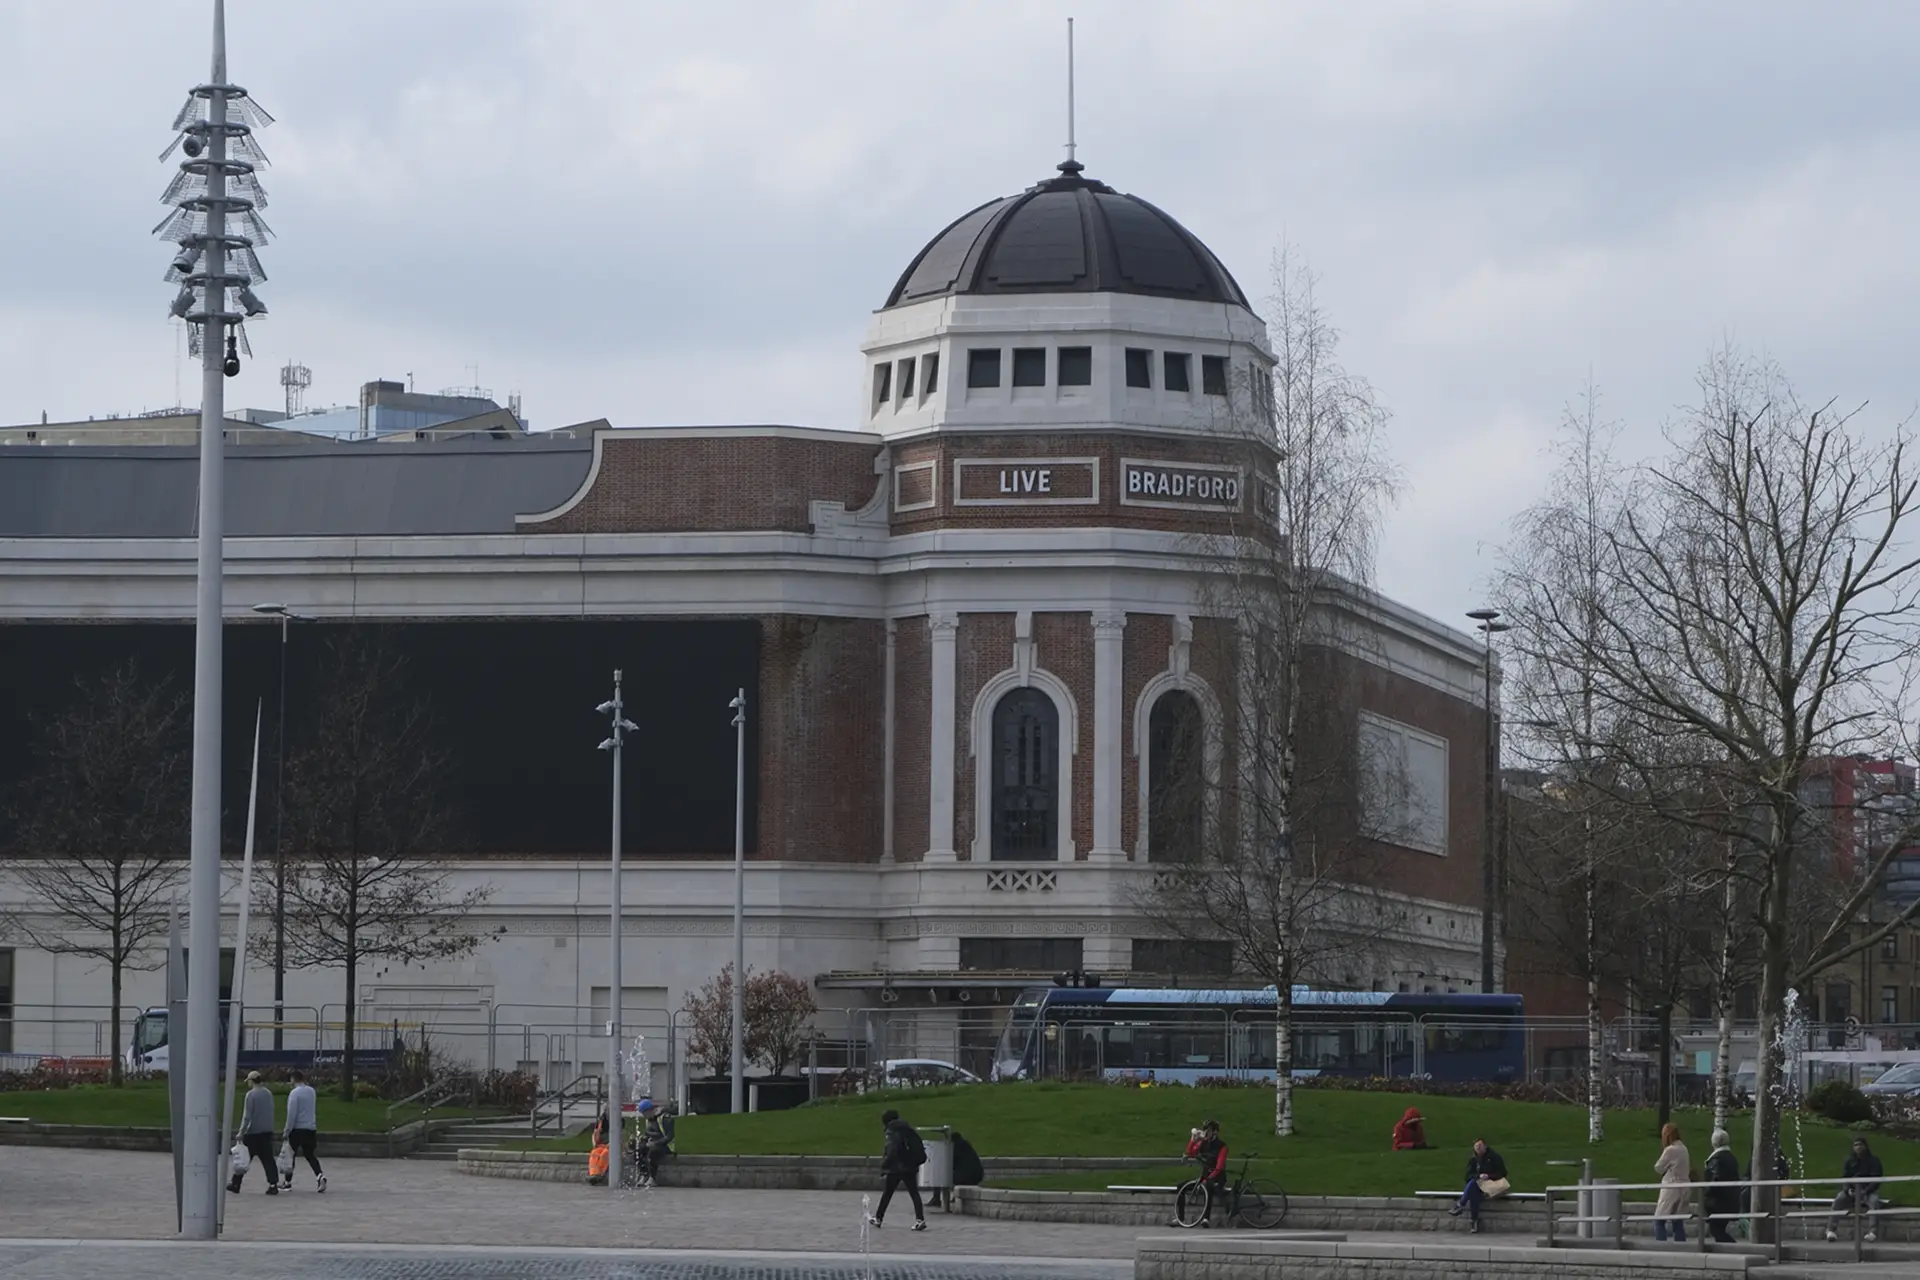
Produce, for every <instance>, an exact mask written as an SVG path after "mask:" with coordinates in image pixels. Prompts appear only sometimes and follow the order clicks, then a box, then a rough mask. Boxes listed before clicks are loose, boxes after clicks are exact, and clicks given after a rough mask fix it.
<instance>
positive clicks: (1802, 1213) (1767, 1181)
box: [1544, 1174, 1920, 1262]
mask: <svg viewBox="0 0 1920 1280" xmlns="http://www.w3.org/2000/svg"><path fill="white" fill-rule="evenodd" d="M1889 1182H1920V1174H1894V1175H1890V1176H1882V1177H1878V1178H1750V1179H1741V1180H1739V1181H1725V1182H1607V1183H1594V1182H1587V1183H1576V1184H1574V1185H1572V1186H1556V1187H1547V1188H1544V1190H1545V1192H1546V1197H1547V1199H1546V1207H1547V1244H1548V1246H1549V1247H1552V1246H1553V1244H1554V1241H1555V1227H1556V1226H1557V1225H1558V1224H1560V1223H1575V1224H1578V1223H1588V1222H1610V1223H1612V1224H1613V1247H1614V1248H1616V1249H1621V1248H1625V1247H1626V1231H1625V1226H1626V1221H1627V1218H1628V1217H1629V1216H1632V1217H1639V1218H1655V1217H1661V1216H1662V1215H1659V1214H1633V1215H1629V1214H1628V1213H1627V1212H1626V1202H1625V1201H1624V1200H1621V1199H1616V1200H1615V1201H1614V1211H1613V1212H1612V1213H1611V1214H1607V1215H1605V1216H1597V1215H1591V1214H1590V1215H1585V1216H1556V1215H1555V1213H1554V1211H1553V1206H1554V1204H1555V1203H1556V1201H1555V1196H1556V1195H1557V1194H1558V1193H1561V1192H1567V1191H1571V1192H1573V1193H1575V1194H1576V1195H1578V1194H1579V1193H1580V1192H1583V1191H1586V1192H1591V1191H1595V1190H1600V1189H1604V1190H1606V1191H1609V1192H1613V1193H1615V1194H1616V1195H1617V1194H1618V1193H1620V1192H1625V1191H1661V1192H1664V1191H1671V1190H1673V1189H1675V1188H1679V1189H1681V1190H1684V1191H1687V1192H1690V1193H1691V1195H1690V1199H1691V1200H1692V1206H1691V1207H1690V1208H1689V1209H1688V1211H1687V1214H1686V1216H1685V1218H1683V1219H1682V1221H1686V1222H1691V1221H1694V1220H1695V1219H1698V1220H1700V1221H1702V1222H1712V1221H1716V1220H1730V1219H1735V1218H1755V1219H1763V1218H1771V1219H1773V1220H1775V1221H1776V1222H1778V1223H1780V1224H1781V1225H1782V1226H1783V1227H1784V1225H1785V1223H1786V1222H1787V1221H1789V1220H1791V1219H1794V1218H1830V1217H1832V1216H1833V1212H1834V1211H1833V1209H1832V1207H1831V1206H1829V1207H1828V1208H1826V1209H1812V1210H1809V1209H1801V1210H1795V1211H1792V1212H1785V1211H1780V1210H1775V1211H1772V1212H1767V1211H1763V1210H1760V1209H1758V1208H1750V1209H1747V1210H1745V1211H1744V1212H1740V1213H1715V1214H1709V1213H1707V1212H1706V1206H1705V1193H1706V1192H1707V1191H1709V1190H1738V1189H1740V1188H1746V1189H1748V1190H1749V1191H1753V1190H1757V1189H1758V1188H1760V1187H1806V1186H1821V1187H1849V1186H1873V1187H1878V1186H1884V1185H1885V1184H1887V1183H1889ZM1863 1200H1864V1197H1860V1196H1856V1197H1854V1202H1853V1205H1852V1207H1851V1208H1850V1209H1849V1211H1848V1216H1849V1217H1851V1218H1853V1219H1854V1220H1855V1222H1856V1226H1855V1228H1854V1233H1853V1256H1854V1260H1855V1261H1856V1262H1857V1261H1860V1260H1861V1259H1862V1258H1863V1257H1864V1256H1865V1252H1866V1236H1865V1233H1864V1231H1863V1230H1862V1229H1861V1227H1860V1226H1859V1225H1857V1224H1858V1223H1860V1222H1862V1221H1863V1220H1864V1219H1867V1218H1878V1217H1903V1216H1914V1215H1920V1209H1906V1208H1901V1207H1899V1206H1892V1207H1887V1208H1880V1209H1868V1208H1865V1207H1864V1204H1863ZM1663 1220H1664V1219H1663ZM1697 1247H1698V1249H1699V1250H1700V1251H1701V1252H1705V1250H1706V1247H1707V1237H1706V1234H1705V1233H1704V1232H1703V1233H1702V1234H1701V1235H1700V1237H1699V1243H1698V1246H1697ZM1773 1258H1774V1261H1775V1262H1782V1261H1785V1259H1786V1234H1785V1232H1784V1230H1776V1231H1775V1232H1774V1233H1773Z"/></svg>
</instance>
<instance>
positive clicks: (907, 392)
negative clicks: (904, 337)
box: [897, 356, 913, 409]
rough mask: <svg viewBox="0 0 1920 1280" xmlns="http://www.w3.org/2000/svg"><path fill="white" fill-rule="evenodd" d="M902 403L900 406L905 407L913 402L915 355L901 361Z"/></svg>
mask: <svg viewBox="0 0 1920 1280" xmlns="http://www.w3.org/2000/svg"><path fill="white" fill-rule="evenodd" d="M899 382H900V403H899V405H898V406H897V407H898V408H901V409H905V408H906V407H908V406H909V405H911V404H912V403H913V357H912V356H908V357H907V358H906V359H905V360H902V361H901V362H900V378H899Z"/></svg>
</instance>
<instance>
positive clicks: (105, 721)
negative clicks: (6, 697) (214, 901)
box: [8, 662, 192, 1085]
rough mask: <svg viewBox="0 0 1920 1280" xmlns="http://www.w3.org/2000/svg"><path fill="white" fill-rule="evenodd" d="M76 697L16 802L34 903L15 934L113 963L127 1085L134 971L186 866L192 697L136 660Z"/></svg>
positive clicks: (158, 932) (158, 938)
mask: <svg viewBox="0 0 1920 1280" xmlns="http://www.w3.org/2000/svg"><path fill="white" fill-rule="evenodd" d="M75 690H76V696H75V698H74V701H73V702H72V703H71V704H70V705H69V706H68V707H67V708H66V709H65V710H63V711H61V712H60V713H59V714H57V715H55V716H53V717H52V718H50V719H48V720H46V721H44V722H43V723H41V724H39V725H38V726H37V730H38V732H37V734H36V742H35V745H34V758H35V759H36V760H37V761H39V768H38V769H37V770H35V771H34V773H32V774H31V775H30V776H28V777H27V778H26V779H24V780H23V781H22V782H21V783H20V785H19V787H18V789H17V790H16V792H15V794H14V795H13V796H12V797H11V798H10V800H11V803H10V804H9V806H8V808H9V810H10V814H9V816H10V817H11V819H12V826H13V828H14V838H13V844H14V850H13V852H14V855H15V860H14V869H15V875H16V876H17V877H18V878H19V881H20V885H21V889H22V890H23V892H24V895H25V898H26V901H27V903H28V904H29V909H28V910H26V911H23V912H21V913H20V914H19V915H18V916H17V917H16V918H15V919H14V921H13V922H12V931H13V932H15V933H17V934H18V935H19V936H20V937H21V938H23V939H25V940H26V941H28V942H29V943H31V944H32V945H33V946H36V947H39V948H40V949H41V950H43V951H49V952H52V953H54V954H56V955H71V956H85V957H88V958H90V959H93V960H97V961H99V962H100V963H102V964H104V965H106V966H107V974H108V984H109V989H110V994H109V1004H110V1005H111V1007H112V1018H111V1022H112V1035H111V1045H110V1050H111V1053H112V1055H113V1058H112V1066H111V1068H110V1070H111V1072H112V1080H113V1083H114V1084H116V1085H118V1084H120V1083H121V1081H122V1074H121V1072H122V1064H121V1058H120V1000H121V991H122V987H123V982H124V978H125V974H126V971H127V970H129V969H136V970H137V969H146V968H150V967H152V966H151V965H150V964H149V963H148V961H149V958H150V957H151V956H153V954H154V953H155V949H156V948H157V947H158V946H159V945H160V944H161V943H163V942H164V941H165V939H166V936H167V903H168V902H169V901H170V900H171V899H172V897H173V895H174V891H175V889H176V888H177V886H178V885H179V883H180V879H181V874H182V872H183V871H184V870H185V866H186V864H185V862H184V861H183V858H184V856H185V853H186V848H187V811H188V804H187V801H188V790H189V781H190V774H191V767H192V740H191V734H190V718H189V715H188V711H187V704H186V699H185V698H184V697H183V696H182V695H180V694H179V693H177V692H175V691H174V690H173V688H172V687H171V686H170V684H169V683H168V681H167V680H165V679H164V678H162V679H157V680H154V679H149V678H147V677H146V676H145V675H143V674H142V672H141V670H140V668H139V666H138V664H137V663H134V662H127V663H125V664H124V665H122V666H119V667H115V668H114V669H112V670H111V671H108V672H105V673H104V674H101V675H98V676H94V677H90V678H85V679H82V680H80V681H78V682H77V683H76V686H75Z"/></svg>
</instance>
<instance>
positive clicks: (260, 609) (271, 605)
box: [253, 601, 287, 614]
mask: <svg viewBox="0 0 1920 1280" xmlns="http://www.w3.org/2000/svg"><path fill="white" fill-rule="evenodd" d="M253 611H254V612H255V613H272V614H284V613H286V611H287V606H285V605H284V604H281V603H279V602H278V601H269V602H268V603H266V604H257V605H255V606H253Z"/></svg>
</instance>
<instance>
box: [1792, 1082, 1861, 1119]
mask: <svg viewBox="0 0 1920 1280" xmlns="http://www.w3.org/2000/svg"><path fill="white" fill-rule="evenodd" d="M1807 1110H1809V1111H1811V1112H1813V1113H1814V1114H1815V1115H1818V1116H1824V1117H1826V1118H1827V1119H1828V1120H1831V1121H1833V1122H1834V1123H1835V1124H1853V1123H1855V1122H1856V1121H1860V1120H1872V1119H1873V1103H1872V1101H1871V1100H1869V1099H1868V1097H1867V1095H1866V1094H1864V1093H1862V1092H1860V1090H1859V1089H1857V1088H1856V1087H1854V1086H1853V1085H1852V1084H1850V1083H1848V1082H1847V1081H1845V1080H1823V1081H1821V1082H1820V1083H1819V1084H1817V1085H1815V1086H1814V1087H1813V1090H1812V1092H1810V1093H1808V1094H1807Z"/></svg>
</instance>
